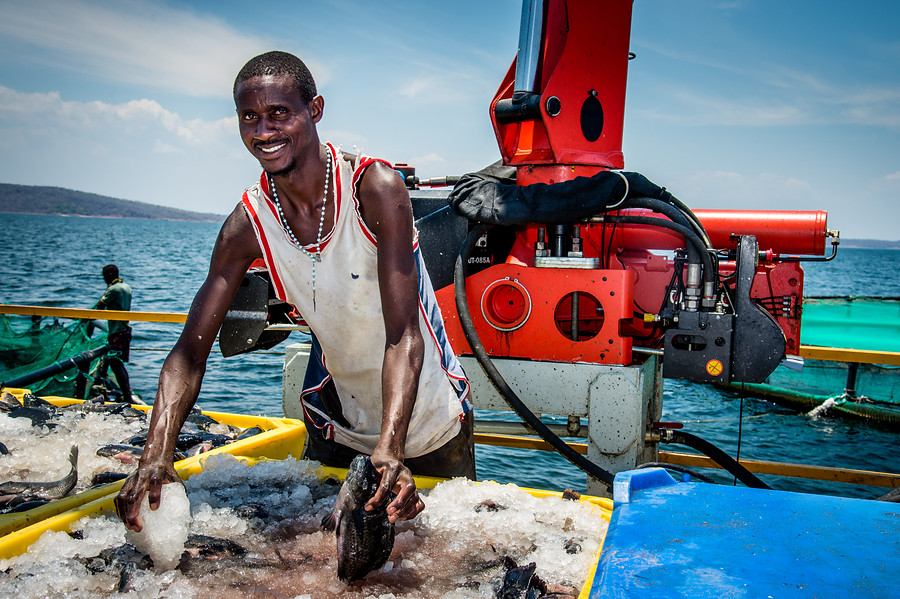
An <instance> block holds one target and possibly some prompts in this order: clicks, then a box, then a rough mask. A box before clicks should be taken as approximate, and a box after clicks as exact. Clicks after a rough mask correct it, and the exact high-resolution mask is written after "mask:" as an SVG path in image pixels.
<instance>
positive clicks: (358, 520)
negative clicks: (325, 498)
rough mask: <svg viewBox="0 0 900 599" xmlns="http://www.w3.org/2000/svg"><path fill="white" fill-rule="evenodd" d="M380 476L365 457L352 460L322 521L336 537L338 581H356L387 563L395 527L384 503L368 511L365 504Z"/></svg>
mask: <svg viewBox="0 0 900 599" xmlns="http://www.w3.org/2000/svg"><path fill="white" fill-rule="evenodd" d="M379 479H380V476H379V474H378V471H377V470H376V469H375V466H373V465H372V462H371V460H370V459H369V457H368V456H365V455H362V454H360V455H358V456H356V457H355V458H353V462H352V463H351V464H350V468H349V469H348V470H347V478H346V479H344V484H343V486H342V487H341V490H340V492H339V493H338V496H337V501H336V502H335V505H334V512H332V513H331V514H329V515H327V516H325V518H323V519H322V526H323V527H324V528H325V529H326V530H333V531H335V532H336V535H337V556H338V578H340V579H341V580H343V581H345V582H351V581H354V580H359V579H361V578H362V577H364V576H365V575H366V574H368V573H369V572H371V571H373V570H377V569H378V568H380V567H382V566H383V565H384V564H385V562H387V559H388V557H390V555H391V550H392V549H393V548H394V525H393V524H392V523H391V522H390V520H388V515H387V503H388V502H385V503H384V504H382V505H381V506H379V507H378V508H376V509H374V510H372V511H371V512H367V511H366V510H365V509H364V507H365V505H366V502H367V501H369V499H371V498H372V496H373V495H375V491H377V490H378V482H379Z"/></svg>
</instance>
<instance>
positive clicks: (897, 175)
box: [884, 171, 900, 181]
mask: <svg viewBox="0 0 900 599" xmlns="http://www.w3.org/2000/svg"><path fill="white" fill-rule="evenodd" d="M884 179H885V180H886V181H900V171H897V172H896V173H891V174H890V175H885V176H884Z"/></svg>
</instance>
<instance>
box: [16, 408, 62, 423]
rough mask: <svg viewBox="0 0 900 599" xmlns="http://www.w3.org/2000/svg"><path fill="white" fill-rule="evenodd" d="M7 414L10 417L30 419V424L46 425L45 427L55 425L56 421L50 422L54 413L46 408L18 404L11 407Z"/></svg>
mask: <svg viewBox="0 0 900 599" xmlns="http://www.w3.org/2000/svg"><path fill="white" fill-rule="evenodd" d="M7 415H8V416H9V417H10V418H27V419H29V420H31V426H46V427H47V428H53V427H55V426H56V423H54V422H51V419H52V418H53V417H54V416H55V415H56V414H55V413H54V412H53V411H51V410H48V409H46V408H36V407H26V406H19V407H14V408H12V409H11V410H10V411H9V412H7Z"/></svg>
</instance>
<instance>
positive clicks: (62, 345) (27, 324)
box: [0, 314, 106, 397]
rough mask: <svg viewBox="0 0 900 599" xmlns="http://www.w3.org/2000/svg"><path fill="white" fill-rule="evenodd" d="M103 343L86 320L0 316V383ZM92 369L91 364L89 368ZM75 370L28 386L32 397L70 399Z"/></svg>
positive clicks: (103, 338) (103, 335)
mask: <svg viewBox="0 0 900 599" xmlns="http://www.w3.org/2000/svg"><path fill="white" fill-rule="evenodd" d="M104 343H106V332H104V331H102V330H99V329H96V328H95V327H94V326H93V325H91V321H88V320H74V321H71V320H66V321H64V322H60V321H59V320H58V319H56V318H50V317H41V316H11V315H6V314H0V381H9V380H12V379H15V378H17V377H20V376H23V375H25V374H29V373H32V372H34V371H36V370H39V369H41V368H43V367H45V366H49V365H50V364H53V363H54V362H58V361H60V360H65V359H66V358H71V357H72V356H75V355H77V354H79V353H81V352H83V351H85V350H89V349H94V348H96V347H99V346H101V345H103V344H104ZM93 366H94V365H93V364H92V367H93ZM77 375H78V369H77V368H72V369H70V370H67V371H65V372H61V373H58V374H55V375H53V376H51V377H49V378H46V379H44V380H41V381H37V382H35V383H31V384H29V385H28V388H29V389H31V392H32V393H37V392H40V393H41V394H42V395H62V396H68V397H72V393H73V392H74V390H75V379H76V377H77Z"/></svg>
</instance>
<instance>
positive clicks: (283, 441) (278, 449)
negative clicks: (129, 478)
mask: <svg viewBox="0 0 900 599" xmlns="http://www.w3.org/2000/svg"><path fill="white" fill-rule="evenodd" d="M5 391H9V392H11V393H13V395H16V396H17V397H18V398H19V400H20V401H21V392H22V391H24V390H18V389H16V390H5ZM17 391H18V392H19V393H16V392H17ZM24 392H27V391H24ZM42 399H46V400H47V401H49V402H50V403H52V404H54V405H56V406H60V407H62V406H66V405H71V404H73V403H83V402H81V401H79V400H77V399H71V398H66V397H44V398H42ZM134 407H135V408H137V409H139V410H143V411H147V410H149V409H150V407H149V406H134ZM203 413H204V414H205V415H207V416H209V417H210V418H212V419H214V420H216V421H218V422H220V423H222V424H228V425H231V426H236V427H239V428H244V429H246V428H252V427H254V426H256V427H259V428H261V429H262V430H263V431H264V432H262V433H260V434H258V435H254V436H252V437H249V438H247V439H243V440H241V441H236V442H234V443H230V444H228V445H223V446H222V447H217V448H216V449H213V450H212V451H209V452H207V453H203V454H199V455H196V456H191V457H189V458H186V459H184V460H179V461H177V462H175V469H176V470H178V471H179V472H181V471H182V470H185V469H189V468H191V467H192V466H194V465H196V464H198V463H199V462H200V461H201V460H203V459H205V458H206V457H208V456H210V455H215V454H219V453H230V454H232V455H235V456H243V457H254V458H255V457H266V458H270V459H277V460H283V459H285V458H287V457H291V456H293V457H297V458H299V457H300V456H301V454H302V453H303V445H304V443H305V442H306V427H305V426H304V424H303V422H302V421H299V420H294V419H292V418H272V417H267V416H247V415H244V414H228V413H224V412H203ZM123 482H124V481H121V480H120V481H115V482H112V483H108V484H105V485H100V486H98V487H94V488H91V489H87V490H85V491H82V492H80V493H76V494H75V495H71V496H69V497H63V498H62V499H57V500H55V501H51V502H50V503H47V504H45V505H42V506H40V507H37V508H34V509H32V510H28V511H26V512H20V513H14V514H0V541H2V540H4V539H5V536H7V535H9V534H11V533H13V532H15V531H17V530H20V529H23V528H25V527H28V526H31V525H33V524H35V523H38V522H41V521H44V520H46V519H48V518H51V517H53V516H56V515H57V514H61V513H63V512H68V511H70V510H76V509H78V508H80V507H81V506H86V505H87V504H92V503H93V502H95V501H96V500H98V499H101V498H105V497H106V496H108V495H112V496H115V494H116V493H118V492H119V489H120V488H122V484H123ZM89 513H91V512H89ZM3 557H6V556H3Z"/></svg>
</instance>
